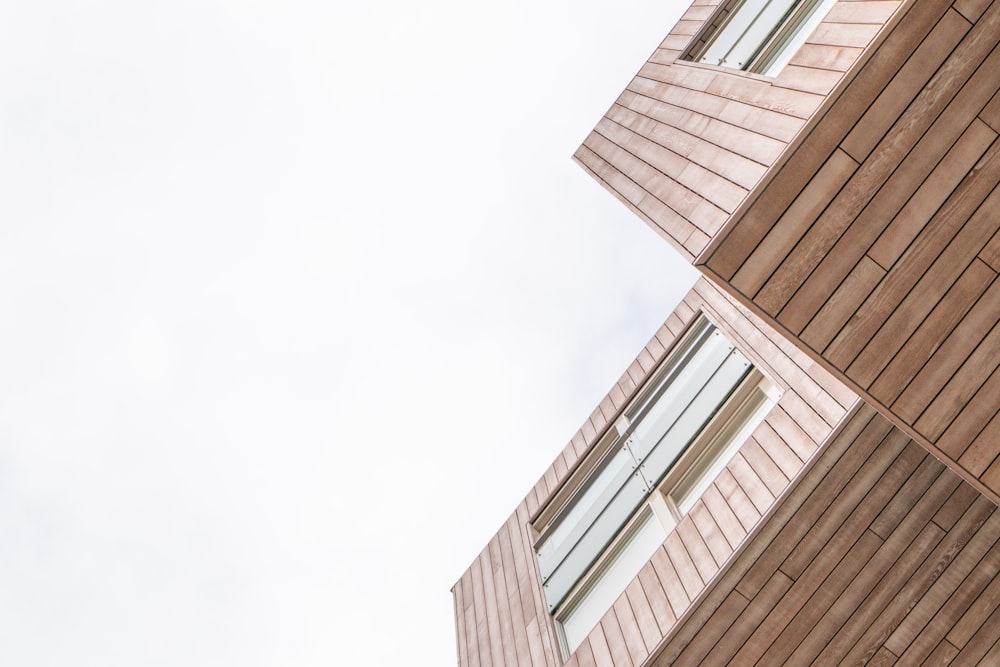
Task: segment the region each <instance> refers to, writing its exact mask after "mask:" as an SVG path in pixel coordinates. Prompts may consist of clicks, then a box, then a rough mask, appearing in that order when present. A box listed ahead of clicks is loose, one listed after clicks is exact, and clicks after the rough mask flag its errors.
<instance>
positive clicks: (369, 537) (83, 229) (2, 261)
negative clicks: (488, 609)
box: [0, 0, 692, 667]
mask: <svg viewBox="0 0 1000 667" xmlns="http://www.w3.org/2000/svg"><path fill="white" fill-rule="evenodd" d="M681 2H683V0H681ZM685 4H686V3H685ZM681 9H682V6H681V5H680V4H679V3H678V1H677V0H673V1H672V2H670V1H668V2H664V1H662V0H661V1H659V2H653V1H651V0H617V1H616V2H608V1H604V2H591V1H589V0H586V1H578V2H570V1H568V0H552V1H540V0H534V1H530V2H529V1H526V0H508V1H507V2H498V3H471V2H467V1H462V2H460V1H458V0H453V1H449V0H427V1H425V2H419V3H417V2H367V3H360V2H356V3H349V4H348V3H344V2H342V1H341V2H337V1H336V0H334V1H333V2H330V1H329V0H328V1H326V2H307V1H298V0H281V1H278V0H274V1H269V0H232V1H231V2H225V1H220V0H199V1H198V2H191V1H188V0H170V1H169V2H168V1H162V2H160V1H153V0H139V1H136V0H131V1H126V0H104V1H95V2H70V1H54V2H9V1H2V0H0V664H3V665H12V666H18V667H21V666H24V667H35V666H54V667H55V666H58V667H66V666H69V665H72V666H73V667H87V666H91V665H93V666H95V667H96V666H100V667H115V666H119V665H121V666H126V665H127V666H129V667H137V666H139V667H154V666H160V665H163V666H171V667H173V666H183V667H186V666H189V665H191V666H201V665H204V666H212V667H216V666H229V665H232V666H239V667H257V666H278V667H286V666H288V667H293V666H294V667H297V666H300V665H301V666H312V665H429V666H437V665H449V664H454V661H455V640H454V624H453V618H452V614H453V611H452V606H451V605H452V602H451V596H450V593H449V588H450V587H451V585H452V584H453V583H454V582H455V581H456V580H457V579H458V578H459V577H460V576H461V574H462V572H463V571H464V570H465V568H466V567H467V566H468V564H469V563H470V562H471V561H472V560H473V559H474V558H475V556H476V555H477V554H478V553H479V551H480V549H482V548H483V546H484V545H485V544H486V542H487V541H488V540H489V538H490V537H491V536H492V534H493V532H494V531H495V530H496V529H497V528H498V527H499V525H500V524H501V522H502V521H503V520H504V519H505V518H506V517H507V516H508V515H509V513H510V512H511V511H512V510H513V509H514V507H515V506H516V504H517V503H518V502H519V501H520V499H521V497H522V496H523V495H524V493H525V492H526V491H527V490H528V489H529V488H530V487H531V485H532V484H533V483H534V481H535V480H536V479H537V477H538V476H539V475H540V474H541V473H542V471H543V470H544V468H545V466H546V465H548V463H549V462H550V461H551V459H552V458H553V457H554V456H555V455H556V454H557V453H558V452H559V451H560V450H561V449H562V447H563V446H564V444H565V443H566V442H567V441H568V439H569V438H570V437H571V436H572V434H573V433H574V431H575V430H576V429H577V428H578V427H579V425H580V424H581V423H582V421H583V420H584V419H585V418H586V416H587V415H588V414H589V413H590V411H591V409H592V408H593V407H594V405H596V404H597V402H598V401H599V400H600V399H601V397H602V396H603V395H604V393H605V392H606V391H607V390H608V389H609V388H610V386H611V383H612V382H613V381H614V380H615V379H617V377H618V376H619V374H620V373H621V372H622V371H623V370H624V368H625V367H626V366H627V365H628V363H629V362H630V361H631V359H632V358H633V357H634V356H635V355H636V354H637V353H638V351H639V350H640V348H641V346H642V345H643V344H644V343H645V341H646V340H647V339H648V338H649V337H650V336H651V335H652V333H653V332H654V331H655V329H656V328H657V326H658V325H659V323H660V322H661V321H662V320H663V319H664V318H665V317H666V316H667V315H668V314H669V312H670V310H671V308H672V305H673V304H674V303H675V302H676V300H677V299H678V298H679V297H680V295H681V294H682V293H683V292H685V291H686V289H687V287H688V286H689V285H690V284H691V281H692V272H691V271H690V270H689V269H687V268H686V267H685V266H684V265H683V264H682V263H681V261H680V260H679V259H678V258H677V257H676V255H675V254H674V252H673V251H672V250H671V249H670V248H669V247H668V246H667V244H666V243H665V242H663V241H662V240H660V239H659V238H658V237H657V236H656V235H655V234H653V233H652V232H651V231H650V230H649V229H647V228H646V226H645V225H644V224H643V223H642V222H640V221H639V220H638V219H637V218H635V217H634V216H633V215H632V214H631V213H629V212H628V211H627V209H625V207H624V206H622V205H621V204H619V203H618V202H617V201H616V200H614V199H613V198H612V197H611V196H610V195H608V194H607V193H606V192H605V191H604V190H603V189H602V188H600V187H599V186H598V185H597V184H596V183H595V182H593V181H592V180H591V179H590V178H589V177H587V176H586V175H585V174H584V173H583V171H582V170H581V169H580V168H579V167H577V166H576V165H574V164H573V163H572V162H571V161H570V156H571V154H572V152H573V151H574V150H575V148H576V147H577V146H578V145H579V144H580V142H582V140H583V139H584V137H585V136H586V134H587V132H589V130H590V129H591V128H592V127H593V126H594V124H595V123H596V122H597V121H598V120H599V118H600V116H601V114H602V113H603V112H604V111H605V110H606V109H607V107H608V106H609V105H610V104H611V102H612V101H613V100H614V99H615V97H616V96H617V95H618V93H619V91H620V90H621V89H622V88H623V87H624V86H625V85H626V84H627V83H628V80H629V79H630V78H631V76H632V75H633V73H634V72H635V71H636V70H637V69H638V68H639V67H640V65H641V64H642V62H643V61H644V60H645V59H646V57H647V56H648V55H649V53H650V52H652V50H653V49H654V48H655V46H656V44H657V43H658V42H659V40H660V39H661V38H662V37H663V35H665V34H666V32H667V30H668V29H669V28H670V27H671V26H672V25H673V23H674V21H675V20H676V17H677V15H678V13H679V11H680V10H681Z"/></svg>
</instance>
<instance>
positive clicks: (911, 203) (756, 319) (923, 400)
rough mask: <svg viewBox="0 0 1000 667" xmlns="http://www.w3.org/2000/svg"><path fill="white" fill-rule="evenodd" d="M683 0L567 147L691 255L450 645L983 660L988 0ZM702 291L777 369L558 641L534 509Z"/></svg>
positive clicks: (992, 541)
mask: <svg viewBox="0 0 1000 667" xmlns="http://www.w3.org/2000/svg"><path fill="white" fill-rule="evenodd" d="M736 7H737V4H736V3H735V2H733V0H695V3H694V4H693V5H692V6H691V7H690V8H689V9H688V11H687V12H686V13H685V14H684V15H683V17H682V18H681V20H680V21H679V22H678V24H677V25H676V26H675V27H674V29H673V30H672V31H671V32H670V33H669V34H668V36H667V37H666V38H665V39H664V41H663V42H662V44H661V45H660V47H659V48H658V49H657V50H656V51H655V52H654V53H653V55H652V56H651V57H650V59H649V61H648V62H647V63H646V64H645V65H644V66H643V67H642V69H641V70H640V71H639V73H638V75H637V76H636V77H635V78H634V79H633V80H632V81H631V82H630V83H629V85H628V87H627V88H626V90H625V91H624V92H623V93H622V94H621V95H620V96H619V98H618V99H617V100H616V101H615V103H614V104H613V105H612V107H611V108H610V109H609V110H608V112H607V113H606V114H605V116H604V117H603V118H602V119H601V120H600V121H599V123H598V124H597V126H596V128H595V129H594V131H593V132H592V133H591V134H590V135H589V136H588V137H587V138H586V140H585V141H584V143H583V145H582V146H581V147H580V148H579V150H578V151H577V152H576V154H575V155H574V158H575V159H576V160H577V162H578V163H579V164H580V165H581V166H582V167H583V168H584V169H586V170H587V171H588V172H589V173H590V174H591V175H592V176H594V178H595V179H597V180H598V181H599V182H600V183H601V184H602V185H603V186H604V187H605V188H607V189H608V190H609V191H610V192H611V193H612V194H614V195H615V196H616V197H617V198H618V199H619V200H621V201H622V202H623V203H624V204H625V205H626V206H628V207H629V208H630V209H631V210H632V211H634V212H635V213H636V214H637V215H638V216H639V217H640V218H642V219H643V220H645V221H646V222H647V223H648V224H650V225H651V226H652V227H653V228H654V229H655V230H657V231H658V232H659V233H660V234H661V235H662V236H663V237H664V238H665V239H666V240H667V241H668V242H669V243H670V244H671V245H672V246H673V247H675V248H676V249H677V250H678V251H679V252H680V253H681V254H682V255H683V256H684V257H685V258H686V259H687V260H689V261H690V262H692V263H693V264H694V265H695V266H697V267H698V268H699V269H700V270H701V271H702V273H703V274H704V275H705V277H706V278H705V279H703V280H702V281H700V282H699V283H698V285H697V286H696V287H695V289H694V290H693V291H692V292H691V294H689V295H688V296H687V298H686V299H685V300H684V302H683V303H682V304H681V305H680V306H679V307H678V308H677V310H676V311H675V312H674V313H673V314H672V315H671V316H670V317H669V318H668V319H667V321H666V323H665V324H664V326H663V327H662V328H661V329H660V331H659V332H658V333H657V335H656V336H655V337H654V338H653V340H652V341H650V343H649V344H648V345H647V346H646V348H645V349H644V350H643V351H642V353H641V354H640V355H639V357H638V358H637V359H636V361H635V362H634V363H633V364H632V366H631V367H630V368H629V369H628V371H627V372H626V373H625V374H624V375H623V376H622V378H621V379H620V380H619V381H618V383H617V384H616V385H615V386H614V387H613V388H612V391H611V392H610V393H609V394H608V395H607V397H606V398H605V399H604V400H603V401H602V402H601V404H600V405H599V406H598V407H597V408H596V409H595V410H594V412H593V414H592V415H591V416H590V418H589V419H588V420H587V422H586V423H585V424H584V426H583V427H582V428H581V429H580V431H579V432H578V433H577V434H576V435H575V436H574V437H573V438H572V440H571V441H570V443H569V444H568V445H567V446H566V447H565V449H564V450H563V451H562V453H561V454H560V456H559V457H558V458H557V460H556V461H555V462H554V463H553V465H552V466H551V467H550V468H549V469H548V470H547V471H546V472H545V474H544V475H543V476H542V477H541V479H539V481H538V483H537V484H536V485H535V487H534V488H533V489H532V491H531V492H530V493H529V494H528V497H527V498H525V500H524V501H523V502H522V503H521V504H520V505H519V506H518V507H517V510H516V511H515V512H514V514H513V515H512V516H511V518H510V519H509V520H508V521H507V523H506V524H505V525H504V526H503V527H502V528H501V530H500V531H499V532H498V533H497V534H496V536H495V537H494V538H493V540H492V541H491V542H490V544H489V545H488V546H487V548H486V549H484V550H483V552H482V554H480V556H479V558H478V559H477V561H476V562H475V563H474V564H473V566H472V567H471V568H470V570H469V571H468V572H466V573H465V574H464V575H463V576H462V578H461V580H460V581H459V582H458V583H457V584H456V586H455V588H454V596H455V605H456V617H457V621H458V654H459V664H460V665H462V666H463V667H464V666H465V665H519V666H522V667H523V666H526V665H529V666H531V667H541V666H542V665H553V666H558V665H562V664H568V665H572V666H573V667H611V666H619V665H627V666H635V667H638V666H640V665H642V666H644V667H647V666H650V667H651V666H652V665H674V664H676V665H695V664H703V665H721V664H738V665H743V664H747V665H750V664H759V665H771V664H788V665H813V664H829V665H840V664H873V665H892V664H899V665H911V664H912V665H919V664H949V663H951V664H963V665H965V664H985V665H996V664H1000V643H997V638H998V637H1000V577H998V573H1000V541H998V540H1000V514H998V513H996V512H995V508H996V503H997V502H998V501H1000V281H998V279H997V278H998V273H1000V206H998V205H1000V189H998V187H997V186H998V184H1000V142H998V134H1000V92H998V90H1000V48H998V45H1000V0H992V1H991V0H901V1H898V2H897V1H896V0H839V1H838V2H836V3H835V4H833V6H832V9H831V10H830V11H829V13H828V14H827V15H826V16H825V17H824V18H823V19H822V21H821V22H820V23H819V25H818V27H817V28H816V29H815V30H814V32H813V33H812V34H811V36H810V37H809V38H808V39H807V40H806V43H805V45H804V46H803V47H802V48H801V49H799V51H798V52H797V53H796V54H795V55H794V56H793V57H792V59H791V61H790V62H789V64H788V65H787V66H786V67H785V68H784V69H783V70H782V71H781V72H780V74H779V75H778V76H776V77H773V78H771V77H765V76H761V75H757V74H748V73H746V72H741V71H736V70H733V69H728V68H724V67H719V66H711V65H704V64H700V63H693V62H690V61H689V60H687V59H686V58H687V56H688V54H690V53H692V52H693V51H692V50H693V49H695V48H697V46H698V44H700V43H704V42H705V40H706V39H707V38H708V37H707V36H708V35H710V34H711V31H712V30H713V29H714V27H715V26H718V25H719V24H720V23H721V21H722V20H723V17H724V16H725V15H726V14H727V13H728V12H730V11H734V10H735V8H736ZM699 312H705V313H706V314H707V315H708V316H709V318H710V319H711V320H712V321H713V322H715V323H716V324H717V325H718V326H719V327H720V328H722V329H723V330H724V331H725V333H726V334H727V336H728V337H729V338H730V339H731V340H732V341H733V342H734V343H736V345H737V346H738V347H739V348H740V349H741V350H743V351H744V353H745V354H747V356H749V357H750V358H751V359H752V360H753V362H754V363H755V364H756V365H757V366H758V367H759V368H760V369H761V371H762V372H763V373H764V374H765V375H767V376H768V377H769V378H771V379H772V380H773V381H775V382H776V383H777V384H779V385H780V386H781V388H782V389H783V390H784V393H783V395H782V397H781V399H780V401H779V402H778V404H777V406H776V407H775V409H774V410H773V411H772V412H771V413H770V415H769V416H768V417H767V418H766V419H765V421H764V423H763V424H761V425H760V427H758V428H757V429H756V430H755V431H754V433H753V435H752V436H751V437H750V438H749V440H748V441H747V442H746V443H745V444H744V445H743V446H742V448H741V449H740V450H739V452H738V453H737V455H736V456H735V457H734V458H733V459H732V461H731V462H730V463H729V464H728V465H727V467H726V468H725V469H724V470H723V472H722V473H721V474H720V475H719V476H718V478H717V479H716V480H715V481H714V483H713V484H712V485H711V486H710V487H709V488H708V490H707V491H705V493H704V495H703V496H702V498H701V500H700V501H699V502H698V503H697V505H696V506H695V508H694V509H693V510H692V511H691V512H690V513H689V514H688V515H686V516H685V517H684V518H683V519H682V520H681V521H680V523H679V524H678V526H677V527H676V529H675V530H673V531H672V532H671V533H670V534H669V536H668V537H667V539H666V541H665V542H664V543H663V545H662V546H661V547H660V549H659V550H658V551H657V552H656V554H655V555H654V556H653V558H652V559H651V560H650V561H649V562H648V563H647V564H646V565H645V567H643V568H642V570H641V571H640V573H639V575H638V576H637V577H636V578H635V580H633V581H632V582H631V583H630V584H629V586H628V588H627V589H626V591H625V593H624V594H623V595H622V596H621V597H620V598H618V600H617V601H616V602H615V603H614V605H613V606H612V607H611V609H609V610H608V612H607V613H606V614H605V616H604V617H603V619H602V620H601V621H600V623H599V624H598V626H597V627H596V628H595V629H594V631H593V632H591V634H590V636H589V637H588V638H587V639H586V640H585V641H584V642H583V644H582V645H581V646H580V647H579V649H578V650H576V651H575V652H574V653H573V655H571V656H569V657H568V659H564V656H562V655H561V652H560V650H559V647H558V642H557V639H556V634H555V629H554V622H553V620H552V618H551V616H550V615H549V614H548V613H547V611H546V606H545V602H544V595H543V592H542V586H541V581H540V578H539V574H538V569H537V566H536V560H535V545H534V543H533V542H534V540H535V538H536V534H535V533H534V532H533V528H532V521H533V519H534V518H535V517H536V516H537V515H538V513H539V512H540V511H542V510H544V508H545V506H546V504H547V503H548V502H549V501H550V500H551V499H552V497H553V495H554V494H555V493H557V492H558V490H559V489H560V486H561V485H563V484H564V483H566V481H567V480H568V479H569V477H570V476H571V475H572V473H573V471H574V469H575V468H576V467H577V466H578V465H579V464H580V462H581V461H582V460H583V459H584V457H586V456H587V454H588V452H590V451H591V450H592V448H593V447H595V445H596V443H597V442H598V439H599V438H600V437H601V436H602V434H603V433H604V432H605V431H606V429H608V427H609V425H611V424H612V423H613V422H614V421H615V420H616V419H617V418H618V416H619V415H620V414H621V411H622V410H623V408H624V407H625V406H626V405H627V403H628V402H629V400H630V399H631V398H632V397H633V396H634V395H635V394H636V392H637V390H638V388H639V387H640V386H641V385H642V383H643V382H644V381H645V380H646V379H647V378H648V377H649V376H650V374H651V373H652V371H653V369H655V368H656V365H657V363H658V362H659V361H660V360H662V359H663V358H664V357H665V355H666V354H667V353H668V351H669V349H670V348H671V345H672V344H673V343H674V342H675V341H676V340H677V339H678V337H679V336H680V335H682V333H683V331H684V329H685V327H686V326H687V325H688V324H689V323H690V322H691V321H692V320H693V318H694V317H695V316H696V315H697V313H699Z"/></svg>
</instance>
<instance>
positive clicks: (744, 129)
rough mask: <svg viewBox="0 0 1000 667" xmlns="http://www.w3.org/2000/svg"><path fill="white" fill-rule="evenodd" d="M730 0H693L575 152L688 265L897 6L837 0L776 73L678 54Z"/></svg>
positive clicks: (872, 0)
mask: <svg viewBox="0 0 1000 667" xmlns="http://www.w3.org/2000/svg"><path fill="white" fill-rule="evenodd" d="M728 4H732V3H725V2H723V3H722V5H724V6H720V4H719V2H716V1H715V0H705V1H703V2H696V3H695V4H694V5H692V6H691V7H690V8H689V9H688V11H687V12H686V13H685V14H684V15H683V16H682V17H681V20H680V21H679V22H678V23H677V25H676V26H675V27H674V29H673V30H671V32H670V33H669V35H667V37H666V38H665V39H664V41H663V43H662V44H661V45H660V47H659V48H658V49H657V50H656V51H655V52H654V53H653V55H652V56H651V57H650V59H649V61H648V62H647V63H646V64H645V65H644V66H643V67H642V69H641V70H640V71H639V73H638V75H637V76H636V77H635V78H634V79H633V80H632V82H631V83H630V84H629V86H628V88H627V89H626V90H625V91H624V92H623V93H622V95H621V96H620V97H619V98H618V100H617V101H616V102H615V104H614V105H613V106H612V107H611V109H609V110H608V112H607V113H606V114H605V116H604V118H603V119H602V120H601V122H600V123H598V125H597V127H596V128H595V129H594V131H593V132H592V133H591V134H590V136H589V137H587V139H586V140H585V141H584V143H583V145H582V146H581V147H580V148H579V149H578V150H577V152H576V153H575V155H574V159H575V160H576V161H577V162H578V163H579V164H580V165H581V166H582V167H583V168H584V169H586V170H587V171H588V172H590V174H591V175H593V176H594V178H596V179H597V180H598V181H599V182H600V183H601V184H602V185H604V187H606V188H607V189H608V190H609V191H610V192H611V193H612V194H614V195H615V196H616V197H617V198H618V199H620V200H621V201H622V202H623V203H624V204H625V205H626V206H628V207H629V208H630V209H631V210H632V211H634V212H635V213H636V214H637V215H639V216H640V217H641V218H642V219H643V220H645V221H646V222H647V223H648V224H650V225H651V226H652V227H653V228H654V229H656V230H657V231H658V232H659V233H660V234H661V235H662V236H663V237H664V238H666V239H667V240H668V241H669V242H670V243H671V244H672V245H673V246H674V247H675V248H677V249H678V250H679V251H680V252H681V254H682V255H684V256H685V257H686V258H687V259H688V260H694V259H695V258H696V257H697V256H699V255H700V254H701V253H702V251H703V250H704V249H705V248H706V247H707V245H708V244H709V242H710V241H711V239H712V238H713V237H714V236H716V235H717V234H718V233H719V231H720V230H721V228H722V226H723V225H724V224H725V223H726V221H727V220H728V219H729V217H730V215H731V214H733V213H734V212H735V211H736V210H737V208H738V207H739V206H740V204H741V203H742V202H743V201H744V200H745V199H746V196H747V193H748V192H750V191H751V190H752V189H753V188H754V186H755V185H756V184H757V183H758V182H760V181H761V179H762V177H763V176H764V174H765V172H766V171H767V169H768V168H769V167H771V166H772V165H774V164H775V163H776V161H777V159H778V157H779V156H780V155H781V154H782V152H783V151H784V150H785V148H786V147H787V146H788V145H789V143H790V142H792V140H793V139H794V138H795V137H796V136H797V135H798V133H799V132H800V130H802V128H803V127H804V126H805V124H806V121H807V120H808V119H809V118H811V117H812V115H813V114H814V113H815V112H816V111H817V109H819V108H820V105H821V104H822V103H823V102H824V100H825V99H826V96H827V95H828V94H829V93H830V92H831V91H832V90H834V88H835V87H836V86H837V85H838V83H840V82H841V80H842V79H843V78H844V74H845V72H847V71H848V70H849V69H850V68H851V67H852V66H853V65H854V63H855V62H856V61H857V60H858V58H859V56H860V55H861V54H862V52H863V51H864V49H865V47H867V46H868V45H869V44H870V43H871V42H872V41H873V40H874V39H875V38H876V35H877V34H878V32H879V30H880V29H881V28H882V26H883V25H884V24H885V23H886V22H887V21H888V20H889V19H890V17H891V16H892V14H893V12H894V11H895V10H896V8H897V7H898V6H899V4H900V3H899V2H895V1H885V0H850V1H848V0H845V1H843V2H839V3H837V4H836V5H834V7H833V8H832V9H831V11H830V13H829V14H828V16H827V17H826V18H825V19H824V20H823V22H822V23H821V24H820V25H819V26H818V27H817V29H816V30H815V32H814V33H813V35H812V36H811V37H810V38H809V39H808V40H807V42H806V44H805V45H804V46H803V47H802V48H801V49H800V50H799V52H798V53H797V54H796V55H795V56H794V57H793V58H792V60H791V62H790V63H789V65H788V66H787V67H785V68H784V70H783V71H782V72H781V73H780V74H779V75H778V76H777V77H775V78H770V77H764V76H760V75H754V74H746V73H743V72H736V71H733V70H731V69H728V68H724V67H716V66H711V65H703V64H696V63H691V62H686V61H683V60H678V58H680V57H681V56H682V54H683V53H684V52H685V51H687V50H688V49H689V48H690V47H692V46H693V45H694V44H693V41H692V40H698V39H701V37H700V36H703V35H705V34H706V33H707V32H708V28H709V27H710V25H715V24H718V23H719V22H720V21H722V20H723V18H724V17H725V15H726V11H727V6H725V5H728ZM969 11H972V10H971V9H970V10H969Z"/></svg>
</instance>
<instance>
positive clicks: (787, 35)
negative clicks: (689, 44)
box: [686, 0, 836, 76]
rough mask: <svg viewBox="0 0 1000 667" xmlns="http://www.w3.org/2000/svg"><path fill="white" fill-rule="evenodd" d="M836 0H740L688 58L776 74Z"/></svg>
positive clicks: (760, 72)
mask: <svg viewBox="0 0 1000 667" xmlns="http://www.w3.org/2000/svg"><path fill="white" fill-rule="evenodd" d="M834 2H836V0H738V1H737V2H735V3H732V6H731V7H730V9H729V14H728V15H727V16H726V18H725V19H724V20H722V21H721V22H720V23H719V25H718V26H716V27H715V28H714V30H713V31H712V32H711V33H710V34H709V35H708V36H707V38H706V39H704V40H703V42H702V46H701V47H700V48H698V49H696V50H695V51H694V52H692V53H690V54H688V57H687V58H686V59H687V60H693V61H696V62H702V63H708V64H711V65H721V66H723V67H732V68H734V69H738V70H744V71H747V72H756V73H758V74H766V75H768V76H775V75H776V74H777V73H778V72H780V71H781V69H782V68H783V67H784V66H785V65H787V64H788V61H789V60H790V59H791V57H792V56H793V55H794V54H795V52H796V51H798V49H799V48H800V47H801V46H802V44H804V43H805V40H806V38H807V37H808V36H809V35H810V34H811V33H812V31H813V30H814V29H815V28H816V26H817V25H818V24H819V22H820V21H821V20H822V19H823V17H824V16H826V13H827V12H828V11H829V9H830V7H832V6H833V4H834Z"/></svg>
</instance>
